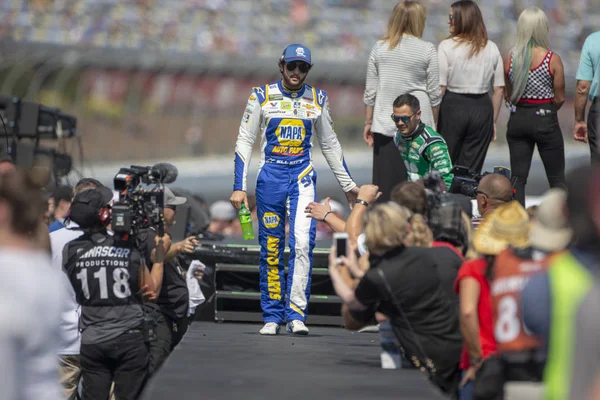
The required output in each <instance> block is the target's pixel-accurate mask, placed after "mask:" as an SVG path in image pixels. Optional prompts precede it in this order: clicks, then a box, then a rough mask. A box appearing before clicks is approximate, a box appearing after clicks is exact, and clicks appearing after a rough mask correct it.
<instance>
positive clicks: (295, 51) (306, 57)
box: [281, 44, 312, 65]
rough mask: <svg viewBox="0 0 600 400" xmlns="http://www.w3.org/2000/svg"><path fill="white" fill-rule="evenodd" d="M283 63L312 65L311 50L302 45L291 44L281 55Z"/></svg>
mask: <svg viewBox="0 0 600 400" xmlns="http://www.w3.org/2000/svg"><path fill="white" fill-rule="evenodd" d="M281 61H283V62H290V61H304V62H305V63H308V64H310V65H312V61H311V59H310V50H309V49H308V47H306V46H304V45H301V44H290V45H289V46H288V47H286V48H285V50H283V54H282V55H281Z"/></svg>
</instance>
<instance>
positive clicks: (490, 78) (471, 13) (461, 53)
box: [438, 0, 504, 173]
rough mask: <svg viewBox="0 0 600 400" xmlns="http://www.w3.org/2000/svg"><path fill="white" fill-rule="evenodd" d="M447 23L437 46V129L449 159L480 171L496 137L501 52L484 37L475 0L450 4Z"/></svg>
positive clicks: (501, 75)
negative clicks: (439, 90)
mask: <svg viewBox="0 0 600 400" xmlns="http://www.w3.org/2000/svg"><path fill="white" fill-rule="evenodd" d="M448 25H450V37H449V38H448V39H445V40H443V41H442V42H441V43H440V45H439V47H438V56H439V61H440V85H442V95H443V99H442V103H441V105H440V118H439V122H438V132H439V133H440V134H441V135H442V136H443V137H444V139H445V140H446V143H447V145H448V152H449V153H450V157H451V158H452V164H454V165H461V166H464V167H468V168H470V169H472V170H474V171H475V172H477V173H480V172H481V169H482V168H483V162H484V161H485V156H486V154H487V151H488V147H489V146H490V143H491V141H492V140H493V139H495V137H496V120H497V119H498V115H499V114H500V107H501V105H502V94H503V91H504V73H503V68H502V67H503V63H502V56H501V54H500V51H499V50H498V46H496V44H495V43H494V42H492V41H491V40H489V39H488V36H487V29H486V27H485V23H484V22H483V16H482V14H481V10H480V9H479V7H478V6H477V4H476V3H475V2H474V1H472V0H460V1H457V2H455V3H453V4H452V6H451V8H450V14H449V15H448ZM492 87H493V88H494V95H493V97H492V99H490V96H489V95H488V92H489V91H490V89H491V88H492Z"/></svg>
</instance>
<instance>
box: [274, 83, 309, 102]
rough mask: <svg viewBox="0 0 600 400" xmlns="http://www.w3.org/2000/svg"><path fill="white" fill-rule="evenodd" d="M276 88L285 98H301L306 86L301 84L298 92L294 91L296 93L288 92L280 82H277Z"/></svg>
mask: <svg viewBox="0 0 600 400" xmlns="http://www.w3.org/2000/svg"><path fill="white" fill-rule="evenodd" d="M277 86H278V87H279V90H280V91H281V93H282V94H283V95H284V96H285V97H293V98H296V97H301V96H302V94H303V93H304V89H305V88H306V84H305V83H303V84H302V87H301V88H300V90H296V91H291V92H290V91H289V90H287V89H286V88H285V86H283V81H282V80H280V81H279V82H277Z"/></svg>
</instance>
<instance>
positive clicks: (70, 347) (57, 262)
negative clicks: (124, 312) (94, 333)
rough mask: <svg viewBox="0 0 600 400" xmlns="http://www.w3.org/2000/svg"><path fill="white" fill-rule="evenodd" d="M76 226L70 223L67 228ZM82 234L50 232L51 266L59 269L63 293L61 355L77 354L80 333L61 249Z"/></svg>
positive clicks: (79, 308)
mask: <svg viewBox="0 0 600 400" xmlns="http://www.w3.org/2000/svg"><path fill="white" fill-rule="evenodd" d="M75 227H77V225H76V224H74V223H72V222H71V223H70V224H69V228H75ZM81 235H83V232H82V231H79V230H71V229H67V228H61V229H59V230H57V231H54V232H52V233H50V244H51V246H52V267H53V268H54V270H56V271H60V272H61V274H60V276H61V281H62V293H64V294H65V301H64V303H63V308H62V312H61V315H60V336H61V338H60V344H59V349H58V354H59V355H61V356H67V355H78V354H79V348H80V346H81V334H80V333H79V317H80V316H81V307H80V306H79V304H77V299H76V297H75V290H73V285H71V282H70V281H69V278H68V277H67V274H65V273H64V271H63V269H62V262H63V249H64V248H65V245H66V244H67V243H69V242H70V241H71V240H73V239H77V238H78V237H79V236H81Z"/></svg>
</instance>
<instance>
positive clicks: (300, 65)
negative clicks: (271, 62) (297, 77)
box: [285, 61, 310, 74]
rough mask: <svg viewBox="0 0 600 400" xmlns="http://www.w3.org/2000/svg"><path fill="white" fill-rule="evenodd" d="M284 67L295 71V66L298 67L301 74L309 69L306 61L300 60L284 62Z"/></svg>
mask: <svg viewBox="0 0 600 400" xmlns="http://www.w3.org/2000/svg"><path fill="white" fill-rule="evenodd" d="M285 67H286V68H287V70H288V71H290V72H292V71H295V70H296V67H298V69H299V70H300V72H302V73H303V74H305V73H307V72H308V71H309V70H310V65H308V64H307V63H305V62H302V61H300V62H297V61H292V62H289V63H286V64H285Z"/></svg>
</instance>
